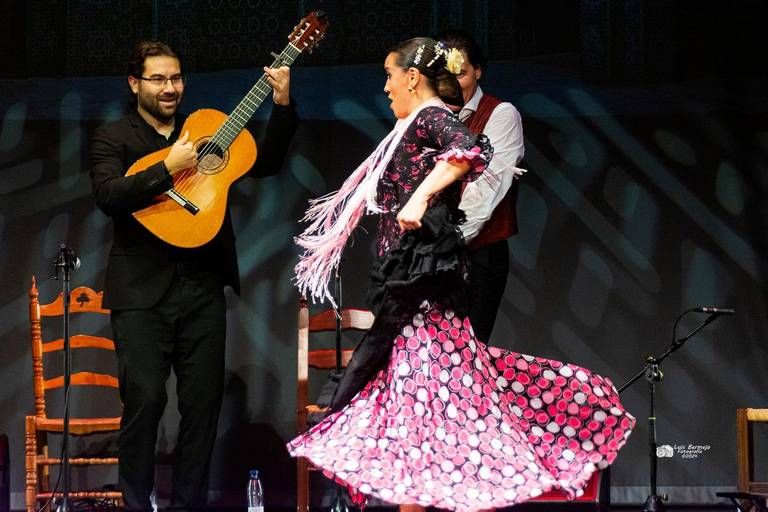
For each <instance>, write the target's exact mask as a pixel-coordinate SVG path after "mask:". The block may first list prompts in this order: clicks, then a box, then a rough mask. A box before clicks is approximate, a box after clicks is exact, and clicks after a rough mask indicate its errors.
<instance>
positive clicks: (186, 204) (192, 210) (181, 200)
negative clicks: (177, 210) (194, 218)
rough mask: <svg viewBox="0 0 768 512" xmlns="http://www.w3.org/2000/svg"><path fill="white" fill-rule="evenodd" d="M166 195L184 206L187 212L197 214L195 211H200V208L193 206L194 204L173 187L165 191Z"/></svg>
mask: <svg viewBox="0 0 768 512" xmlns="http://www.w3.org/2000/svg"><path fill="white" fill-rule="evenodd" d="M166 195H167V196H168V197H170V198H171V199H173V200H174V201H176V202H177V203H179V205H180V206H181V207H182V208H184V209H185V210H187V211H188V212H189V213H191V214H192V215H197V212H199V211H200V208H198V207H197V206H195V205H194V204H192V202H191V201H190V200H189V199H187V198H186V197H184V196H183V195H181V194H179V193H178V192H177V191H176V189H174V188H172V189H170V190H168V191H166Z"/></svg>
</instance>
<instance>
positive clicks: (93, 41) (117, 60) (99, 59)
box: [66, 0, 155, 76]
mask: <svg viewBox="0 0 768 512" xmlns="http://www.w3.org/2000/svg"><path fill="white" fill-rule="evenodd" d="M154 19H155V18H154V9H153V2H152V1H151V0H120V1H117V2H113V1H106V0H79V1H76V2H75V1H71V2H69V7H68V12H67V45H66V48H67V59H66V62H67V68H66V71H67V74H68V75H70V76H78V75H113V74H121V73H124V72H125V65H126V62H127V59H128V55H129V52H130V49H131V47H132V46H133V45H135V44H136V43H137V42H139V41H141V40H144V39H149V38H150V37H151V36H152V28H153V22H154Z"/></svg>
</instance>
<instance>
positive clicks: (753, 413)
mask: <svg viewBox="0 0 768 512" xmlns="http://www.w3.org/2000/svg"><path fill="white" fill-rule="evenodd" d="M755 422H758V423H768V409H752V408H742V409H736V449H737V461H738V470H739V475H738V481H737V485H736V492H717V493H715V496H718V497H720V498H729V499H730V500H731V501H732V502H733V504H734V505H736V508H738V509H739V510H745V511H746V510H749V511H753V512H765V511H766V510H768V482H765V481H763V482H761V481H758V480H755V445H754V436H753V432H752V430H753V429H752V424H753V423H755Z"/></svg>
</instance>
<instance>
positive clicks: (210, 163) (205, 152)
mask: <svg viewBox="0 0 768 512" xmlns="http://www.w3.org/2000/svg"><path fill="white" fill-rule="evenodd" d="M196 146H197V148H196V149H197V171H198V172H199V173H201V174H216V173H217V172H219V171H221V170H222V169H223V168H224V167H226V165H227V161H228V160H229V153H228V152H226V151H222V149H221V147H219V145H218V144H216V143H215V142H211V141H210V139H201V140H200V141H199V143H198V144H197V145H196Z"/></svg>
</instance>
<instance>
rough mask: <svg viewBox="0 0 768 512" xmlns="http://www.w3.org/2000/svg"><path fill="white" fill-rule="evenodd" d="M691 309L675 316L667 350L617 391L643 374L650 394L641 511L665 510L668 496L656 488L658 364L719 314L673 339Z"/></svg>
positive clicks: (655, 511) (711, 315)
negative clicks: (646, 488)
mask: <svg viewBox="0 0 768 512" xmlns="http://www.w3.org/2000/svg"><path fill="white" fill-rule="evenodd" d="M691 311H693V310H692V309H689V310H688V311H685V312H684V313H683V314H681V315H680V316H679V317H677V320H676V321H675V326H674V327H673V329H672V345H671V346H670V347H669V348H668V349H667V351H666V352H664V353H663V354H662V355H661V356H659V357H657V358H654V357H653V356H650V357H648V359H646V364H645V368H643V369H642V370H641V371H640V372H638V373H637V375H635V376H634V377H632V378H631V379H630V380H629V381H628V382H627V383H626V384H624V385H623V386H621V387H620V388H619V389H618V392H619V393H621V392H622V391H624V390H625V389H626V388H627V387H629V386H630V385H632V383H634V382H635V381H636V380H638V379H639V378H640V377H642V376H645V380H646V381H648V393H649V395H650V406H651V407H650V415H649V416H648V446H649V451H648V455H649V456H650V462H651V465H650V471H651V494H650V495H648V498H647V499H646V500H645V506H644V507H643V512H663V511H664V510H665V507H664V501H667V500H668V499H669V496H668V495H667V494H662V495H659V494H657V490H656V466H657V462H658V455H657V454H656V413H655V411H654V396H655V394H656V383H657V382H660V381H661V379H663V378H664V374H663V373H662V372H661V370H660V369H659V365H660V364H661V362H662V361H663V360H664V359H666V358H667V357H668V356H669V355H670V354H672V352H675V351H676V350H678V349H680V348H681V347H682V346H683V345H684V344H685V342H686V341H687V340H688V339H689V338H690V337H691V336H693V335H694V334H696V333H697V332H699V331H700V330H701V329H702V328H704V326H706V325H708V324H710V323H711V322H714V321H715V319H716V318H717V317H718V316H720V314H719V313H713V314H710V315H709V317H707V319H706V320H704V322H703V323H702V324H701V325H699V326H698V327H696V328H695V329H694V330H693V331H691V332H690V333H688V334H687V335H686V336H684V337H683V338H680V339H675V331H676V330H677V322H679V321H680V319H681V318H682V317H683V315H685V314H686V313H689V312H691Z"/></svg>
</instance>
